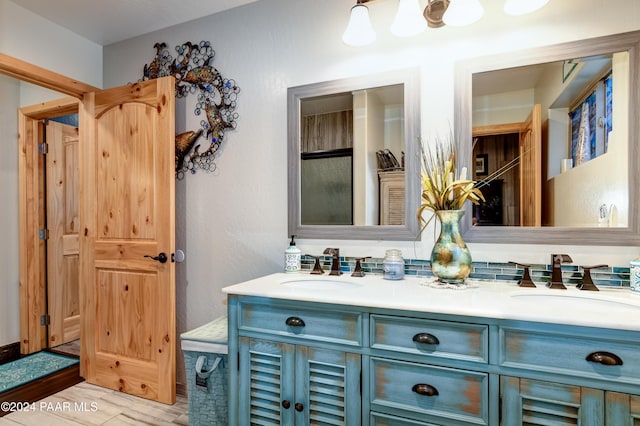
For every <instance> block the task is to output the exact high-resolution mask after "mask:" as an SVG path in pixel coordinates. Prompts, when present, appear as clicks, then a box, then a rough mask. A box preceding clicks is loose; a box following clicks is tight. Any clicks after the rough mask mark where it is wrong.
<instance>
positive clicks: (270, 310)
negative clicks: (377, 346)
mask: <svg viewBox="0 0 640 426" xmlns="http://www.w3.org/2000/svg"><path fill="white" fill-rule="evenodd" d="M273 302H274V301H273V299H271V300H269V301H267V302H265V303H259V302H253V301H252V302H247V301H241V302H240V317H239V319H238V328H239V330H240V333H242V332H243V331H254V332H260V333H269V334H275V335H281V336H295V337H296V338H301V339H308V340H321V341H323V342H332V343H339V344H344V345H350V346H362V342H363V339H362V336H363V331H362V328H363V326H362V314H361V313H359V312H350V311H347V310H344V311H342V310H340V309H339V307H336V306H332V307H328V308H308V307H302V308H301V307H298V306H296V305H295V304H287V303H273ZM297 305H299V303H298V304H297Z"/></svg>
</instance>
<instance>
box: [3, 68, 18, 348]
mask: <svg viewBox="0 0 640 426" xmlns="http://www.w3.org/2000/svg"><path fill="white" fill-rule="evenodd" d="M0 99H2V102H0V135H2V141H1V142H0V143H2V155H0V200H2V208H1V209H0V235H1V236H2V239H1V241H2V242H0V271H1V272H0V346H3V345H6V344H9V343H14V342H18V341H19V340H20V328H19V327H20V316H19V315H20V311H19V306H20V303H19V300H20V268H19V262H20V259H19V258H18V113H17V106H18V105H19V103H20V82H19V81H17V80H15V79H13V78H11V77H7V76H4V75H0Z"/></svg>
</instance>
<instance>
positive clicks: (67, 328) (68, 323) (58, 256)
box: [45, 121, 80, 347]
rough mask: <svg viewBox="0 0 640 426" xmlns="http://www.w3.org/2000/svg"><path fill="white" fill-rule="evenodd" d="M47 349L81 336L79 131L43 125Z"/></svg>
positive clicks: (58, 124)
mask: <svg viewBox="0 0 640 426" xmlns="http://www.w3.org/2000/svg"><path fill="white" fill-rule="evenodd" d="M45 129H46V141H47V147H48V150H47V155H46V163H47V167H46V170H47V172H46V173H47V179H46V188H47V203H46V205H47V229H48V231H49V238H48V240H47V286H48V287H47V290H48V293H47V301H48V307H49V310H48V313H49V318H50V324H49V347H54V346H58V345H61V344H63V343H67V342H69V341H71V340H75V339H78V338H79V337H80V301H79V291H78V226H79V223H78V129H77V128H76V127H74V126H70V125H68V124H62V123H58V122H55V121H47V122H46V126H45Z"/></svg>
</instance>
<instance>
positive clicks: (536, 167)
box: [520, 104, 542, 226]
mask: <svg viewBox="0 0 640 426" xmlns="http://www.w3.org/2000/svg"><path fill="white" fill-rule="evenodd" d="M541 225H542V111H541V107H540V104H535V105H534V107H533V110H532V111H531V114H529V117H527V119H526V120H525V121H524V123H523V125H522V129H521V130H520V226H541Z"/></svg>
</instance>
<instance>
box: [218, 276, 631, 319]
mask: <svg viewBox="0 0 640 426" xmlns="http://www.w3.org/2000/svg"><path fill="white" fill-rule="evenodd" d="M428 280H429V279H428V278H417V277H405V279H404V280H399V281H392V280H385V279H383V278H382V276H380V275H371V274H370V275H367V276H365V277H362V278H354V277H351V276H350V275H348V274H344V275H341V276H329V275H328V274H324V275H311V274H309V273H308V272H300V273H277V274H272V275H267V276H264V277H261V278H257V279H254V280H250V281H246V282H243V283H240V284H236V285H233V286H229V287H225V288H223V289H222V291H223V292H224V293H227V294H235V295H245V296H258V297H269V298H276V299H288V300H300V301H308V302H320V303H333V304H339V305H353V306H368V307H373V308H386V309H403V310H409V311H419V312H432V313H441V314H454V315H469V316H476V317H486V318H498V319H512V320H524V321H536V322H546V323H556V324H567V325H581V326H588V327H604V328H614V329H620V330H635V331H640V294H639V293H635V292H632V291H631V290H630V289H629V288H628V287H625V288H611V287H606V288H600V291H598V292H595V291H581V290H578V289H576V288H575V286H573V285H569V286H567V287H568V288H567V290H555V289H554V290H552V289H548V288H546V287H544V286H543V285H542V284H538V283H536V285H537V286H538V287H537V288H521V287H518V286H517V285H516V284H515V282H513V281H510V282H507V281H484V280H470V281H469V283H470V288H467V289H464V290H455V289H437V288H432V287H431V286H430V285H429V283H428Z"/></svg>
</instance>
